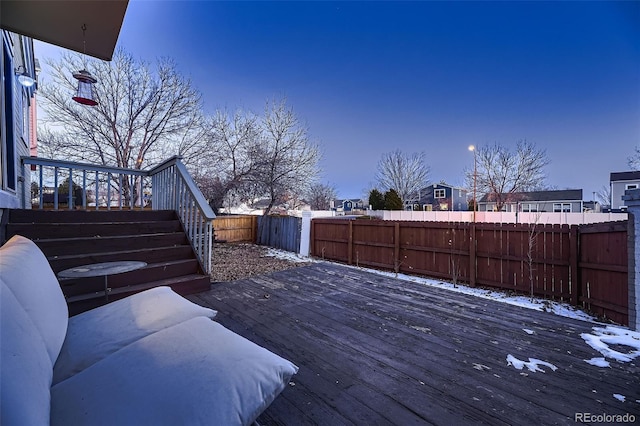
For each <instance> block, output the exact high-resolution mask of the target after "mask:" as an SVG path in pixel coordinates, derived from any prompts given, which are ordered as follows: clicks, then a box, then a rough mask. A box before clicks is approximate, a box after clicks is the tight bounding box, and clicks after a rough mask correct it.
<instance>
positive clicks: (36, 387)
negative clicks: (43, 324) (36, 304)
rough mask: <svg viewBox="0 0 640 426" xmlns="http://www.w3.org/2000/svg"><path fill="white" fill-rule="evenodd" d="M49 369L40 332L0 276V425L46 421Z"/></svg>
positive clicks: (47, 417) (44, 422) (33, 423)
mask: <svg viewBox="0 0 640 426" xmlns="http://www.w3.org/2000/svg"><path fill="white" fill-rule="evenodd" d="M51 370H52V365H51V359H50V358H49V354H48V352H47V348H46V346H45V343H44V341H43V340H42V336H41V335H40V332H39V331H38V329H37V328H36V326H35V324H34V323H33V321H31V318H29V316H28V315H27V313H26V312H25V310H24V309H23V308H22V306H21V305H20V303H19V302H18V300H17V299H16V297H15V296H14V294H13V293H12V291H11V290H10V289H9V287H7V286H6V284H5V283H4V282H3V281H2V280H1V279H0V378H1V382H0V424H2V425H3V426H11V425H46V424H49V407H50V403H51V401H50V395H51V394H50V387H51V376H52V371H51Z"/></svg>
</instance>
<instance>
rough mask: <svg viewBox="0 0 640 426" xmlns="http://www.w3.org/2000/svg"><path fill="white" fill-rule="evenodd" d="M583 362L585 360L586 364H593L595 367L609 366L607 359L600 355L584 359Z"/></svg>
mask: <svg viewBox="0 0 640 426" xmlns="http://www.w3.org/2000/svg"><path fill="white" fill-rule="evenodd" d="M584 362H586V363H587V364H591V365H595V366H596V367H611V364H609V361H607V360H606V359H604V358H602V357H598V358H591V359H585V360H584Z"/></svg>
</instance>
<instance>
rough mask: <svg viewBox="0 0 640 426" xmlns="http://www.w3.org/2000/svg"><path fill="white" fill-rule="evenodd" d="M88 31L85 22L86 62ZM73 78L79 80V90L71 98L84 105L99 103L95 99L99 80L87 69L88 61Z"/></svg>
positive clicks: (84, 43)
mask: <svg viewBox="0 0 640 426" xmlns="http://www.w3.org/2000/svg"><path fill="white" fill-rule="evenodd" d="M86 31H87V25H86V24H83V25H82V44H83V48H84V52H83V59H84V61H83V62H86V55H87V40H86V37H85V32H86ZM73 78H75V79H76V80H78V90H76V95H75V96H74V97H72V98H71V99H73V100H74V101H76V102H78V103H79V104H82V105H89V106H96V105H98V102H97V101H96V100H95V99H93V85H94V84H96V83H97V82H98V80H97V79H96V78H95V77H94V76H92V75H91V73H90V72H89V71H87V70H86V63H85V69H83V70H80V71H78V72H76V73H74V74H73Z"/></svg>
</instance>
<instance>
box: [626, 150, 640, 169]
mask: <svg viewBox="0 0 640 426" xmlns="http://www.w3.org/2000/svg"><path fill="white" fill-rule="evenodd" d="M627 164H628V165H629V168H630V169H631V170H640V146H636V147H635V148H634V150H633V154H632V155H630V156H629V157H627Z"/></svg>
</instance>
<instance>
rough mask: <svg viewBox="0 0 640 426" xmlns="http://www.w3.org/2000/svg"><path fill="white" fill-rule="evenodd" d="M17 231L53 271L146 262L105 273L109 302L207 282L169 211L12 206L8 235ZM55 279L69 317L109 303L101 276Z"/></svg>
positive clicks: (186, 290) (192, 289)
mask: <svg viewBox="0 0 640 426" xmlns="http://www.w3.org/2000/svg"><path fill="white" fill-rule="evenodd" d="M16 234H18V235H22V236H24V237H27V238H29V239H31V240H33V241H34V242H35V243H36V244H37V245H38V247H40V249H41V250H42V251H43V252H44V254H45V255H46V256H47V259H48V260H49V263H50V265H51V268H52V269H53V271H54V272H55V273H56V274H57V273H58V272H60V271H62V270H64V269H67V268H73V267H76V266H81V265H87V264H91V263H101V262H111V261H121V260H135V261H143V262H146V263H147V266H146V267H144V268H142V269H139V270H136V271H131V272H126V273H122V274H117V275H111V276H109V277H108V287H109V289H108V291H107V292H108V300H109V301H113V300H117V299H119V298H122V297H125V296H128V295H130V294H133V293H137V292H140V291H143V290H146V289H149V288H152V287H157V286H170V287H171V288H172V289H173V290H174V291H176V292H177V293H179V294H182V295H186V294H192V293H197V292H201V291H205V290H209V288H210V285H211V284H210V278H209V276H208V275H206V274H205V273H204V272H203V269H202V267H201V265H200V263H199V261H198V259H197V257H196V254H195V252H194V250H193V248H192V246H191V244H190V243H189V240H188V238H187V235H186V234H185V232H184V229H183V227H182V224H181V223H180V220H179V219H178V216H177V215H176V213H175V212H174V211H172V210H154V211H151V210H148V211H146V210H145V211H141V210H136V211H126V210H113V211H87V210H72V211H52V210H10V211H9V215H8V221H7V223H6V235H5V236H6V239H9V238H11V236H13V235H16ZM59 282H60V286H61V287H62V291H63V293H64V295H65V297H66V299H67V303H68V306H69V313H70V315H75V314H77V313H80V312H83V311H86V310H88V309H91V308H94V307H96V306H100V305H102V304H105V303H107V301H106V299H107V298H106V297H105V285H104V278H103V277H95V278H77V279H59Z"/></svg>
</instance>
